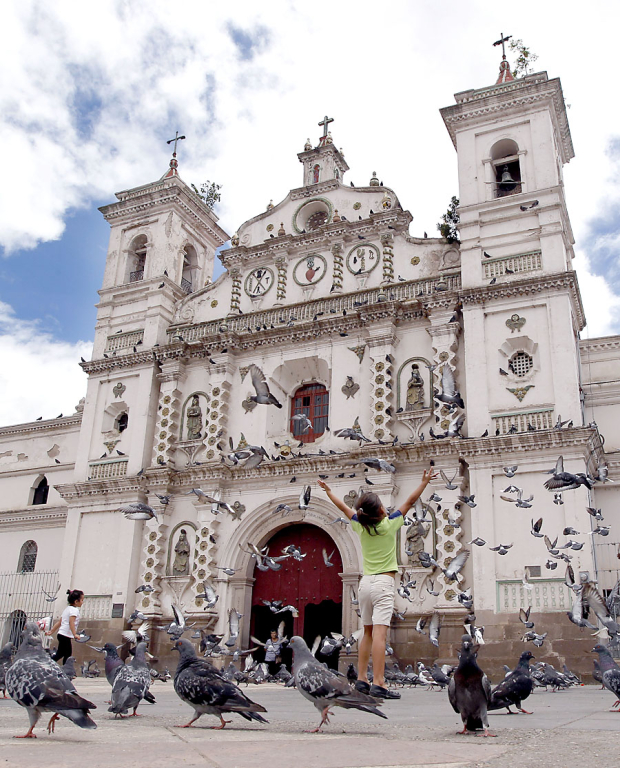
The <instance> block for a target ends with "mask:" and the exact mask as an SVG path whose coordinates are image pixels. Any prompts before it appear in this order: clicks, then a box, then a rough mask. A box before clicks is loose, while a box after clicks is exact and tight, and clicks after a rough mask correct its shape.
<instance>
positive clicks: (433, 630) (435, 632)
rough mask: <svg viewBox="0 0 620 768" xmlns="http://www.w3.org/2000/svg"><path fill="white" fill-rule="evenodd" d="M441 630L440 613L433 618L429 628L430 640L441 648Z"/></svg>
mask: <svg viewBox="0 0 620 768" xmlns="http://www.w3.org/2000/svg"><path fill="white" fill-rule="evenodd" d="M440 630H441V624H440V616H439V613H437V612H435V613H434V614H433V616H432V618H431V623H430V624H429V626H428V639H429V640H430V641H431V643H432V644H433V645H434V646H435V647H436V648H439V632H440Z"/></svg>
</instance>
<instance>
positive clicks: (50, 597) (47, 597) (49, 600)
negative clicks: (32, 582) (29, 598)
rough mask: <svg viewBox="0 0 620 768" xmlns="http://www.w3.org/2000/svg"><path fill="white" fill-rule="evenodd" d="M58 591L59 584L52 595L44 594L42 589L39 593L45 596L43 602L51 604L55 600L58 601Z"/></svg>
mask: <svg viewBox="0 0 620 768" xmlns="http://www.w3.org/2000/svg"><path fill="white" fill-rule="evenodd" d="M59 591H60V584H59V585H58V586H57V587H56V591H55V592H54V594H53V595H52V594H50V593H49V592H46V591H45V590H44V589H43V588H41V592H43V594H44V595H45V602H46V603H53V602H54V601H55V600H57V599H58V592H59Z"/></svg>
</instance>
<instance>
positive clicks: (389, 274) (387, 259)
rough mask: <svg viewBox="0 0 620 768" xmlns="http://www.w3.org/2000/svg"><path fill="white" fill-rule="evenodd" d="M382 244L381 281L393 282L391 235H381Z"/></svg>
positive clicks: (392, 245)
mask: <svg viewBox="0 0 620 768" xmlns="http://www.w3.org/2000/svg"><path fill="white" fill-rule="evenodd" d="M381 245H382V246H383V279H382V280H381V282H382V283H384V284H388V283H393V282H394V238H393V237H392V235H381Z"/></svg>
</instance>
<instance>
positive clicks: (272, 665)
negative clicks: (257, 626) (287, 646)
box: [265, 629, 282, 675]
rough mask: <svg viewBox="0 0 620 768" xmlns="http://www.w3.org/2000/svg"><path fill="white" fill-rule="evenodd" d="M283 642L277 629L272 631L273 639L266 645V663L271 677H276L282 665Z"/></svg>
mask: <svg viewBox="0 0 620 768" xmlns="http://www.w3.org/2000/svg"><path fill="white" fill-rule="evenodd" d="M281 653H282V640H281V638H279V637H278V633H277V632H276V630H275V629H272V630H271V637H270V638H269V640H267V642H266V643H265V663H266V664H267V668H268V669H269V674H270V675H275V674H276V673H277V672H278V670H279V669H280V664H281V663H282V657H281V655H280V654H281Z"/></svg>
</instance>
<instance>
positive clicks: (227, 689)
mask: <svg viewBox="0 0 620 768" xmlns="http://www.w3.org/2000/svg"><path fill="white" fill-rule="evenodd" d="M173 650H175V651H178V652H179V656H180V658H179V664H178V666H177V669H176V672H175V675H174V690H175V692H176V694H177V696H178V697H179V698H180V699H181V701H185V702H186V703H187V704H189V705H190V707H192V708H193V710H194V717H193V718H192V719H191V720H190V721H189V722H188V723H186V724H185V725H181V726H179V727H180V728H190V727H191V726H192V723H194V722H196V720H198V718H199V717H201V716H202V715H216V716H217V717H219V718H220V725H217V726H212V727H213V728H215V729H216V730H221V729H222V728H225V727H226V725H227V724H228V723H230V722H231V721H230V720H224V717H223V715H224V714H225V713H228V712H237V713H238V714H239V715H241V717H243V718H245V719H246V720H250V721H251V720H256V721H257V722H259V723H267V722H268V721H267V720H265V718H264V717H262V715H260V714H259V713H260V712H266V711H267V710H266V709H265V707H263V706H262V705H261V704H257V703H256V702H254V701H252V700H251V699H249V698H248V697H247V696H245V695H244V694H243V693H242V692H241V690H240V689H239V688H238V687H237V686H236V685H235V684H234V683H232V682H229V681H227V680H226V679H225V678H224V677H223V676H222V674H221V673H220V672H219V671H218V670H217V669H216V668H215V667H214V666H213V665H212V664H211V663H209V662H208V661H206V660H205V659H199V658H198V656H196V651H195V650H194V646H193V645H192V644H191V643H190V641H189V640H177V641H176V643H175V644H174V648H173Z"/></svg>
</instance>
